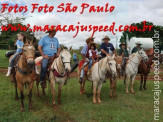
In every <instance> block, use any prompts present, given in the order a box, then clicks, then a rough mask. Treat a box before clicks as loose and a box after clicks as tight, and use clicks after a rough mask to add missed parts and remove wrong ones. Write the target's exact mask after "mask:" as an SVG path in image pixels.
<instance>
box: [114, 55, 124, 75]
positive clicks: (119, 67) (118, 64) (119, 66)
mask: <svg viewBox="0 0 163 122" xmlns="http://www.w3.org/2000/svg"><path fill="white" fill-rule="evenodd" d="M122 60H123V58H122V56H117V57H116V59H115V62H116V68H117V74H118V77H119V78H120V77H121V70H122Z"/></svg>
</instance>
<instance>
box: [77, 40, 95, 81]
mask: <svg viewBox="0 0 163 122" xmlns="http://www.w3.org/2000/svg"><path fill="white" fill-rule="evenodd" d="M93 42H94V38H93V37H89V38H87V39H86V43H87V45H85V46H84V47H83V49H82V51H81V56H82V58H83V59H84V61H85V63H84V67H85V66H86V65H87V64H88V62H89V48H90V45H91V43H93ZM83 76H84V68H82V70H81V74H80V79H79V82H80V83H82V81H83Z"/></svg>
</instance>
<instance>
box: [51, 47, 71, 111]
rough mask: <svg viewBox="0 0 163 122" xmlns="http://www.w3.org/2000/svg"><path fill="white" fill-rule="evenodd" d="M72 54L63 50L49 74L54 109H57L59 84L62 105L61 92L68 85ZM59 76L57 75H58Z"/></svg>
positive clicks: (59, 101) (59, 96) (59, 98)
mask: <svg viewBox="0 0 163 122" xmlns="http://www.w3.org/2000/svg"><path fill="white" fill-rule="evenodd" d="M70 63H71V54H70V52H69V51H68V50H67V49H63V50H62V51H61V52H60V55H59V57H58V58H56V59H55V60H54V61H53V63H52V65H51V67H50V73H49V80H50V85H51V93H52V103H53V107H54V108H57V105H56V103H55V84H58V104H59V105H62V102H61V91H62V87H63V85H64V84H66V83H67V80H68V79H67V78H68V76H69V73H70V72H71V65H70ZM55 72H56V73H57V74H58V75H56V73H55Z"/></svg>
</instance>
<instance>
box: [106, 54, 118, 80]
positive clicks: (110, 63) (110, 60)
mask: <svg viewBox="0 0 163 122" xmlns="http://www.w3.org/2000/svg"><path fill="white" fill-rule="evenodd" d="M114 58H115V55H113V56H107V59H108V71H109V72H110V74H111V75H112V77H113V78H116V77H117V70H116V62H115V60H114Z"/></svg>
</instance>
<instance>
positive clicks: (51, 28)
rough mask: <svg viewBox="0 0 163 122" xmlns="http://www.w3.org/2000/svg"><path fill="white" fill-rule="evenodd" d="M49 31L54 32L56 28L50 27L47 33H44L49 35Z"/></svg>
mask: <svg viewBox="0 0 163 122" xmlns="http://www.w3.org/2000/svg"><path fill="white" fill-rule="evenodd" d="M51 31H56V28H55V27H54V26H53V27H50V28H49V29H48V31H46V32H45V33H49V32H51Z"/></svg>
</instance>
